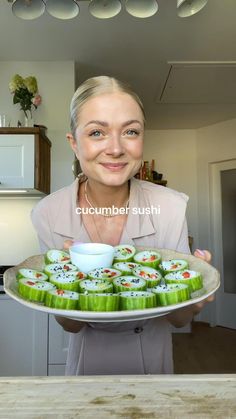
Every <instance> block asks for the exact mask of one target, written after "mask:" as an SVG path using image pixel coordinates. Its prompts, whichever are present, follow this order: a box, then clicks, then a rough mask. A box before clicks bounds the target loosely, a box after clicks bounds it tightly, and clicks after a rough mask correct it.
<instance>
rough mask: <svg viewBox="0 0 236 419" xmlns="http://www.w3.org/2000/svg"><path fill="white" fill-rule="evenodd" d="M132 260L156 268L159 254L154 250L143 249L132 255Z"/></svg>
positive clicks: (159, 257)
mask: <svg viewBox="0 0 236 419" xmlns="http://www.w3.org/2000/svg"><path fill="white" fill-rule="evenodd" d="M134 262H136V263H139V264H140V265H143V266H150V268H154V269H156V268H157V267H158V265H159V264H160V262H161V255H160V253H158V252H155V251H154V250H143V251H142V252H139V253H136V255H134Z"/></svg>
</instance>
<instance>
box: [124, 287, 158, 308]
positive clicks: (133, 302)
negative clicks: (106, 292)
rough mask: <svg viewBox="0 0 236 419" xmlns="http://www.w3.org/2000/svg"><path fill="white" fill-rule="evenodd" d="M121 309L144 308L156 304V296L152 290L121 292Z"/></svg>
mask: <svg viewBox="0 0 236 419" xmlns="http://www.w3.org/2000/svg"><path fill="white" fill-rule="evenodd" d="M119 296H120V310H142V309H144V308H152V307H155V306H156V296H155V294H153V293H152V292H150V291H126V292H120V293H119Z"/></svg>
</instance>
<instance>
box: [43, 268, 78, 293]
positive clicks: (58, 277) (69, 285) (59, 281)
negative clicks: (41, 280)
mask: <svg viewBox="0 0 236 419" xmlns="http://www.w3.org/2000/svg"><path fill="white" fill-rule="evenodd" d="M85 278H86V274H84V273H83V272H76V271H70V272H60V273H58V274H53V275H51V276H50V278H49V280H50V282H51V283H52V284H54V285H56V287H57V288H58V289H61V290H69V291H77V292H79V290H80V286H79V284H80V281H81V280H82V279H85Z"/></svg>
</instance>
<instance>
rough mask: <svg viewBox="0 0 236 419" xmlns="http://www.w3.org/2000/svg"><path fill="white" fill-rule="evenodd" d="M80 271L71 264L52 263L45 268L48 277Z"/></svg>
mask: <svg viewBox="0 0 236 419" xmlns="http://www.w3.org/2000/svg"><path fill="white" fill-rule="evenodd" d="M69 271H78V268H77V267H76V266H75V265H72V264H71V263H50V264H49V265H46V266H45V267H44V272H45V273H46V275H48V276H49V278H50V276H51V275H53V274H57V273H59V272H69Z"/></svg>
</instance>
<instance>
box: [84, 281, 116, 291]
mask: <svg viewBox="0 0 236 419" xmlns="http://www.w3.org/2000/svg"><path fill="white" fill-rule="evenodd" d="M79 286H80V292H82V293H84V292H86V291H87V292H88V293H89V294H90V293H93V294H94V293H99V294H100V293H104V292H106V293H109V292H111V293H112V292H113V284H112V283H111V282H109V281H108V280H107V279H84V280H82V281H80V284H79Z"/></svg>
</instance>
